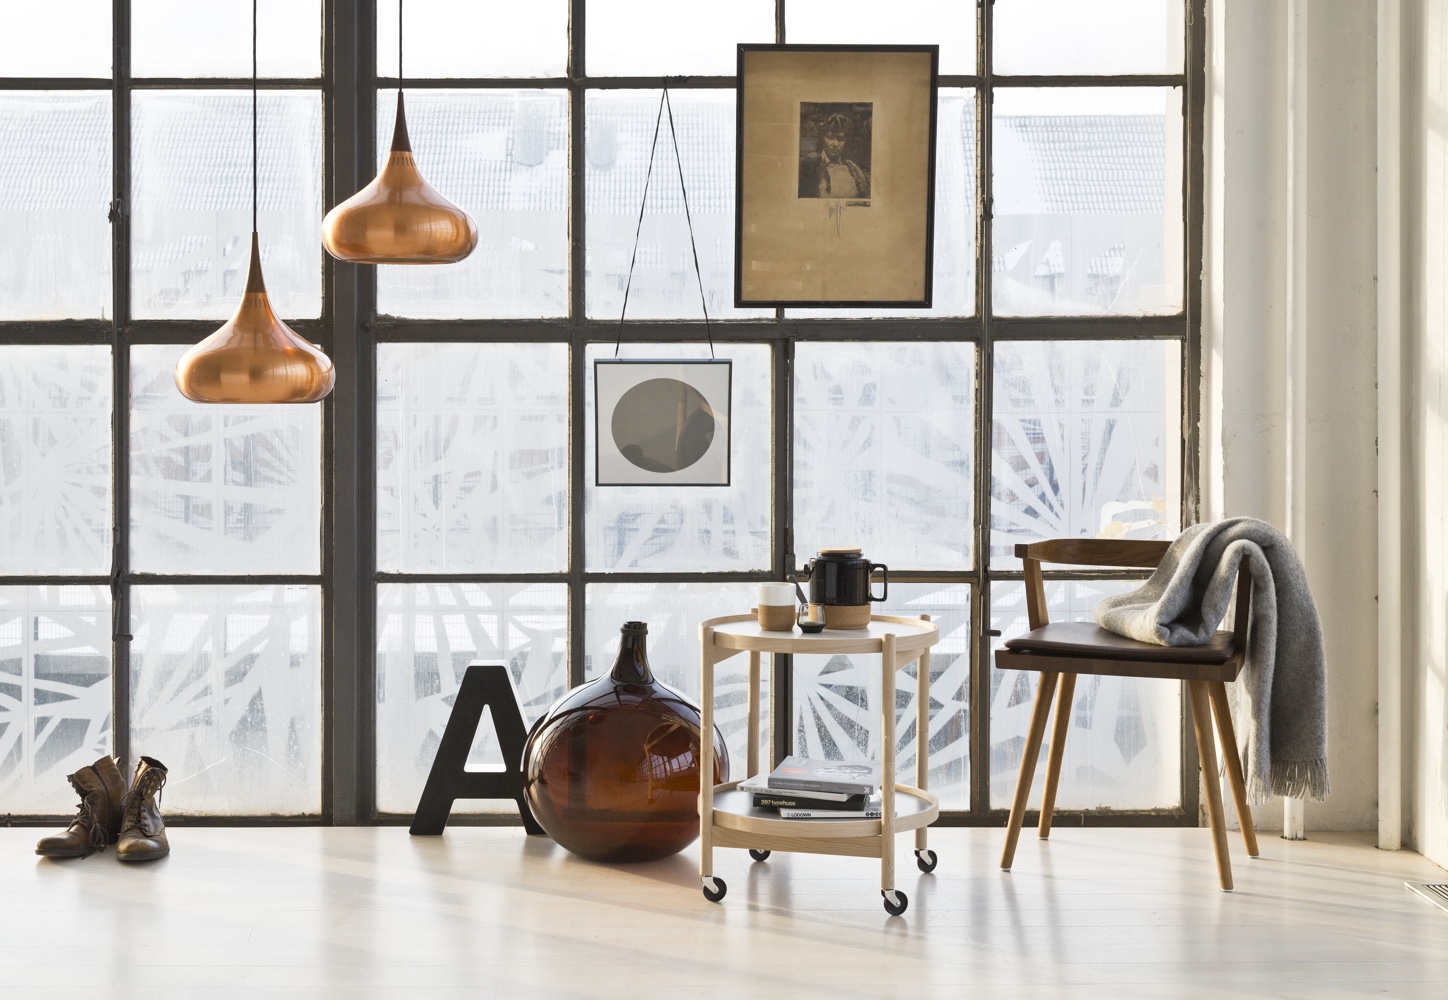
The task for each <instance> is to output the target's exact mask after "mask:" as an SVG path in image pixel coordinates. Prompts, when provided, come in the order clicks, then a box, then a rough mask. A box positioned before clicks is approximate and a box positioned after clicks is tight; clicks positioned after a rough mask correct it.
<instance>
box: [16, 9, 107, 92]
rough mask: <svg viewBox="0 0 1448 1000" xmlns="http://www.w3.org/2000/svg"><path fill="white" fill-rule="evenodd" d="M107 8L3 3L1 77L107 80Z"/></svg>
mask: <svg viewBox="0 0 1448 1000" xmlns="http://www.w3.org/2000/svg"><path fill="white" fill-rule="evenodd" d="M111 4H112V0H66V2H65V3H55V2H53V0H52V2H48V3H22V2H20V0H15V2H14V3H6V4H5V5H3V7H0V11H3V13H4V18H5V31H4V32H3V33H0V76H97V77H108V76H110V75H111Z"/></svg>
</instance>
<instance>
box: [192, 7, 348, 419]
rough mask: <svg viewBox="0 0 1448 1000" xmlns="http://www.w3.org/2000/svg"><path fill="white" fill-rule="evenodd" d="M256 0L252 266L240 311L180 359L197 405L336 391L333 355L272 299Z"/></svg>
mask: <svg viewBox="0 0 1448 1000" xmlns="http://www.w3.org/2000/svg"><path fill="white" fill-rule="evenodd" d="M256 104H257V87H256V0H252V5H251V267H250V269H249V271H248V272H247V276H246V291H245V292H244V293H243V294H242V296H241V305H239V306H238V307H237V309H236V313H235V314H234V315H233V316H232V317H231V319H229V320H227V321H226V323H225V324H224V325H223V326H222V327H221V328H220V329H219V330H217V331H216V332H215V333H213V334H212V335H211V336H209V337H207V338H206V339H205V340H203V341H202V342H201V343H199V344H197V345H196V346H195V347H192V348H191V349H190V350H188V351H187V352H186V353H185V354H183V355H181V360H180V361H178V362H176V388H178V389H180V390H181V395H183V396H185V397H186V398H187V399H190V400H193V401H194V402H197V403H315V402H316V401H317V400H319V399H322V398H323V397H325V396H326V395H327V393H329V392H331V391H332V384H333V382H334V381H335V380H336V372H335V370H334V369H333V368H332V359H331V358H329V357H327V355H325V354H323V353H322V352H321V351H320V350H318V349H317V348H315V347H313V346H312V345H311V344H309V343H307V342H306V341H305V340H303V339H302V338H301V337H299V336H297V334H296V333H295V332H293V331H292V329H291V328H290V327H289V326H287V325H286V324H285V323H283V322H282V321H281V319H280V318H279V317H278V316H277V314H276V313H275V312H274V311H273V310H272V307H271V302H269V301H268V300H267V295H266V285H265V283H264V282H263V281H262V275H261V249H260V243H259V241H258V239H257V232H256V229H257V227H256V202H257V199H256V174H257V156H256V152H257V126H256Z"/></svg>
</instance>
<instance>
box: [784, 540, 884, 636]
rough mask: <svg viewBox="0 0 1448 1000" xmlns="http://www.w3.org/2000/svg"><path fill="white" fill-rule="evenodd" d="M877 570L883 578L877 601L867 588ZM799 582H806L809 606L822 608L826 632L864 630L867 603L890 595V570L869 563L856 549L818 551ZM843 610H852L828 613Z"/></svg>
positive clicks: (867, 614) (867, 609)
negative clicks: (807, 583)
mask: <svg viewBox="0 0 1448 1000" xmlns="http://www.w3.org/2000/svg"><path fill="white" fill-rule="evenodd" d="M877 569H878V570H880V572H881V575H882V576H883V580H882V581H881V583H882V585H883V586H882V589H881V592H880V595H879V596H878V597H877V596H875V594H874V593H872V591H871V588H870V574H871V573H873V572H874V571H875V570H877ZM800 579H801V580H803V579H808V580H809V603H811V604H822V605H824V608H825V623H826V624H825V627H826V628H864V627H865V626H866V625H868V624H869V623H870V612H869V607H870V603H871V602H872V601H883V600H885V599H886V598H887V597H889V595H890V568H889V567H888V566H886V565H885V564H884V563H872V562H870V560H869V559H867V558H865V557H864V556H863V555H861V554H860V550H859V549H820V551H819V553H818V554H817V555H816V556H815V557H814V558H813V559H811V560H810V561H809V563H808V564H807V565H806V566H805V568H804V570H803V572H802V573H801V574H800ZM844 608H850V609H852V610H850V611H843V610H836V611H832V610H831V609H844Z"/></svg>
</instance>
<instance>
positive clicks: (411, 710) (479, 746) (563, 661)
mask: <svg viewBox="0 0 1448 1000" xmlns="http://www.w3.org/2000/svg"><path fill="white" fill-rule="evenodd" d="M475 661H476V662H481V663H506V664H507V665H508V670H509V672H510V673H511V674H512V677H513V686H514V689H515V690H516V691H517V694H518V703H519V707H520V708H521V709H522V712H523V723H524V725H527V726H531V725H532V724H533V723H534V722H535V721H536V720H537V719H538V717H539V716H541V715H542V714H543V712H545V711H546V710H547V709H548V706H550V705H552V704H553V702H554V701H556V700H557V699H558V698H559V697H560V696H562V694H563V693H564V691H565V690H567V688H568V588H567V587H566V586H565V585H563V584H554V583H548V584H542V583H533V584H497V583H495V584H472V583H423V584H402V583H384V584H380V585H379V586H378V588H377V808H378V810H379V811H380V812H384V813H411V812H412V811H413V810H414V809H416V808H417V802H418V799H419V798H420V797H421V796H422V788H423V785H424V784H426V782H427V774H428V772H429V771H430V770H431V769H432V762H433V759H434V758H435V757H436V756H437V747H438V743H439V741H440V740H441V739H442V734H443V730H444V729H446V728H447V720H448V715H449V714H450V713H451V712H452V705H453V699H454V698H456V697H457V693H458V685H459V684H461V683H462V679H463V673H464V672H465V671H466V670H467V668H468V665H469V664H471V663H473V662H475ZM502 764H503V756H502V752H501V751H500V750H499V749H498V739H497V732H496V730H495V729H494V728H493V724H492V717H491V716H490V715H489V714H488V713H486V712H485V713H484V714H483V722H482V724H481V725H480V726H478V732H477V737H476V738H475V739H474V741H473V747H472V751H471V753H470V754H469V755H468V763H467V766H468V769H469V770H484V769H486V768H489V767H501V766H502ZM453 811H454V812H455V813H464V812H504V813H516V811H517V809H516V807H515V806H514V805H513V803H511V802H507V801H503V802H497V801H487V800H484V801H477V800H466V801H464V800H460V801H459V802H458V803H457V805H456V806H455V807H454V809H453Z"/></svg>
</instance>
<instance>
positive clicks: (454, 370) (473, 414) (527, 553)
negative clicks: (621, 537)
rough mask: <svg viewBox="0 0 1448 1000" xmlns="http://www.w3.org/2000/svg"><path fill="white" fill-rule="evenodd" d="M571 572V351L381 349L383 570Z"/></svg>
mask: <svg viewBox="0 0 1448 1000" xmlns="http://www.w3.org/2000/svg"><path fill="white" fill-rule="evenodd" d="M567 564H568V345H566V344H379V345H378V347H377V567H378V569H380V570H382V571H384V572H388V571H391V572H412V573H440V572H447V571H451V572H468V573H518V572H525V573H526V572H531V573H541V572H562V571H564V570H565V569H567Z"/></svg>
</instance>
